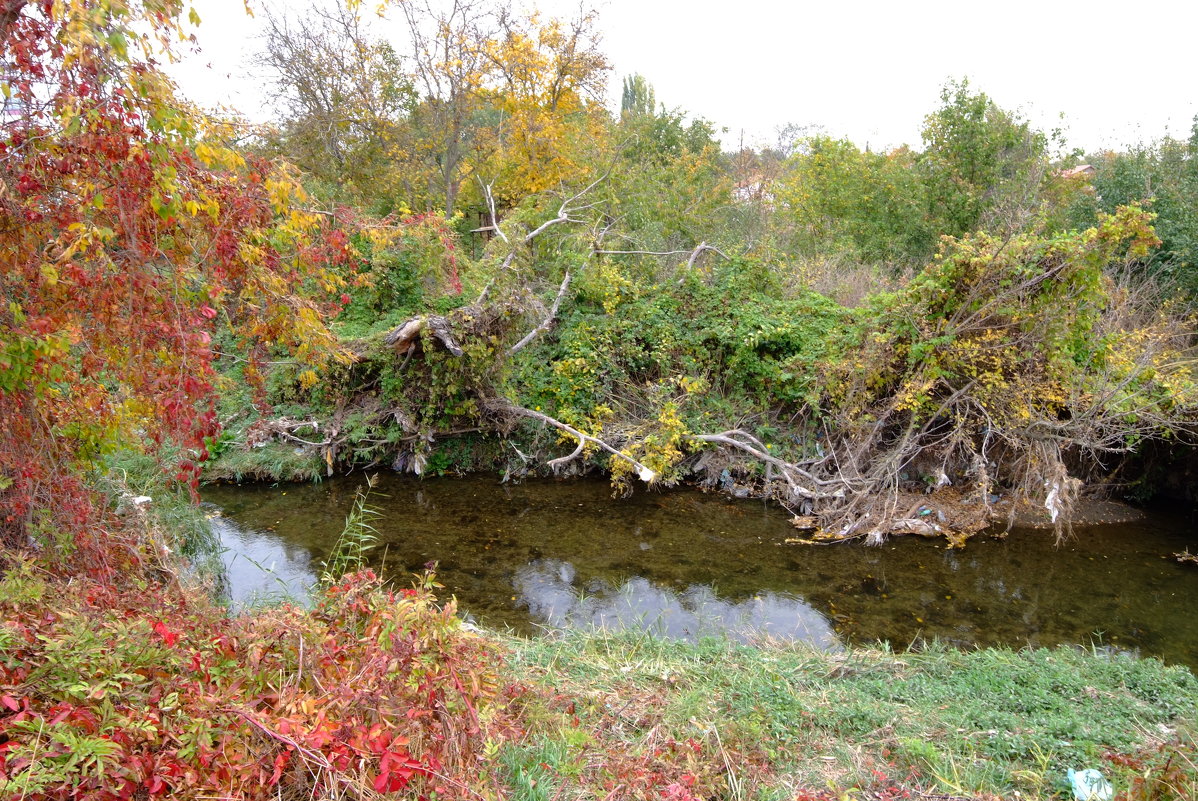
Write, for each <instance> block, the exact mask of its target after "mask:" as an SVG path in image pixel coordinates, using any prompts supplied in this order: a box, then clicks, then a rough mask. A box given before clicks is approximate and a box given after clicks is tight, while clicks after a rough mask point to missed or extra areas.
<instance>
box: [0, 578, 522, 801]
mask: <svg viewBox="0 0 1198 801" xmlns="http://www.w3.org/2000/svg"><path fill="white" fill-rule="evenodd" d="M8 569H9V571H10V572H9V577H8V580H7V583H6V585H5V586H6V589H7V590H8V591H9V593H10V594H9V595H8V596H7V597H5V598H3V599H0V609H2V610H3V614H4V617H5V618H6V619H7V621H8V622H7V624H6V625H5V626H4V627H3V629H2V630H0V637H2V638H3V649H2V650H3V654H4V657H3V661H2V662H0V796H3V797H6V798H7V797H10V796H12V795H14V794H19V795H22V796H23V797H25V798H29V799H39V798H62V797H67V796H69V797H71V798H79V799H91V800H93V801H109V800H110V799H111V800H113V801H115V800H116V799H129V798H147V797H148V798H204V797H209V798H211V797H214V796H216V797H222V798H229V797H233V798H242V799H254V798H276V797H278V794H279V793H280V792H281V791H284V790H285V791H286V793H287V794H288V796H289V797H291V796H292V795H293V794H295V793H299V794H300V795H302V796H304V797H363V796H365V797H372V796H373V795H374V794H375V793H379V794H383V793H394V792H398V791H404V794H405V796H411V797H415V796H420V797H425V796H428V795H430V794H433V793H435V794H436V797H437V798H460V797H466V796H473V795H477V791H478V789H479V788H481V787H483V786H485V785H486V784H487V781H488V777H489V776H491V771H490V769H489V768H487V766H486V764H485V761H484V760H485V759H486V758H487V757H488V756H489V755H488V754H486V753H484V748H485V746H486V744H487V743H493V744H495V745H497V744H498V743H500V742H502V741H503V740H504V739H507V738H508V737H511V736H515V735H517V734H519V729H518V728H516V726H515V724H514V723H513V720H514V719H513V717H512V715H510V714H509V712H508V711H507V710H508V709H509V707H510V706H511V702H512V701H513V700H514V699H518V698H519V697H521V695H522V694H523V693H524V692H525V690H523V689H522V687H521V686H519V685H516V684H512V683H511V682H510V680H501V679H500V677H499V673H498V667H499V653H498V650H497V649H496V647H495V645H494V644H493V643H490V642H488V641H487V640H485V639H483V638H482V637H479V636H477V635H471V634H469V633H467V632H464V631H463V630H462V628H461V625H462V624H461V620H460V618H458V617H457V616H456V614H455V609H454V606H453V605H452V604H449V605H446V606H444V607H441V606H438V605H437V604H435V603H434V599H433V597H432V594H431V586H432V582H431V578H428V579H426V580H425V581H423V582H421V583H420V584H419V585H418V586H417V587H416V588H415V589H409V590H403V591H398V592H393V591H385V590H382V589H380V586H379V580H378V579H377V578H376V577H375V576H374V575H373V574H372V573H369V572H365V573H359V574H353V575H349V576H346V577H345V578H344V579H342V580H341V581H340V582H338V583H337V584H335V585H333V586H332V587H330V588H329V589H328V590H327V591H326V592H325V593H324V594H323V595H322V596H321V598H320V601H319V603H318V605H317V606H316V608H315V609H314V610H311V611H308V610H304V609H300V608H297V607H283V608H280V609H275V610H271V611H269V612H266V613H262V614H259V615H255V616H242V617H237V618H229V617H227V616H225V614H224V612H223V610H222V609H220V608H219V607H215V606H213V605H212V604H211V603H210V602H208V601H207V600H206V599H205V598H203V597H202V596H199V595H196V594H193V593H188V592H183V591H180V590H179V589H178V587H177V586H172V585H169V584H159V585H150V586H148V587H145V586H143V587H134V586H114V584H112V583H110V582H104V583H99V582H92V581H81V582H74V583H72V584H71V585H70V587H69V588H64V587H63V585H61V584H54V585H51V584H50V583H48V582H45V581H43V580H42V578H40V577H39V576H38V575H37V573H36V571H34V570H33V569H31V567H30V565H29V564H24V565H11V564H10V565H8ZM51 587H53V589H51ZM14 590H15V592H14ZM50 592H53V593H54V594H55V596H56V597H55V598H54V599H50V598H49V597H48V596H47V594H48V593H50ZM44 596H46V597H44ZM151 610H157V611H156V612H153V611H151ZM513 708H514V707H513ZM468 788H470V789H468Z"/></svg>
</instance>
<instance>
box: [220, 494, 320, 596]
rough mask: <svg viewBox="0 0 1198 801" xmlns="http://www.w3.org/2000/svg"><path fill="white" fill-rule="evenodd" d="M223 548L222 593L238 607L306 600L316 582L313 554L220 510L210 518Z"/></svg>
mask: <svg viewBox="0 0 1198 801" xmlns="http://www.w3.org/2000/svg"><path fill="white" fill-rule="evenodd" d="M209 522H210V523H211V525H212V530H213V532H214V533H215V534H216V535H217V537H219V538H220V542H221V545H222V546H223V547H224V550H223V551H222V552H221V561H222V562H223V563H224V567H225V571H224V575H222V576H221V586H220V588H219V592H220V594H221V595H222V596H223V597H224V599H225V600H226V601H227V602H229V603H230V604H231V605H232V606H233V608H235V609H243V608H245V607H248V606H254V605H255V604H264V603H277V602H279V601H284V600H286V601H293V602H296V603H305V602H306V601H307V599H308V596H309V594H310V592H311V590H312V587H313V585H315V583H316V569H315V567H314V566H313V564H312V558H311V554H310V553H309V552H308V551H307V550H306V549H304V548H300V547H295V546H289V545H288V543H287V542H286V541H285V540H283V539H282V538H281V537H279V536H277V535H271V534H270V533H268V532H263V531H255V530H253V529H243V528H241V527H240V526H238V525H237V524H235V523H233V522H232V521H231V520H228V519H226V518H224V517H222V516H221V515H220V514H216V515H213V516H211V517H210V518H209Z"/></svg>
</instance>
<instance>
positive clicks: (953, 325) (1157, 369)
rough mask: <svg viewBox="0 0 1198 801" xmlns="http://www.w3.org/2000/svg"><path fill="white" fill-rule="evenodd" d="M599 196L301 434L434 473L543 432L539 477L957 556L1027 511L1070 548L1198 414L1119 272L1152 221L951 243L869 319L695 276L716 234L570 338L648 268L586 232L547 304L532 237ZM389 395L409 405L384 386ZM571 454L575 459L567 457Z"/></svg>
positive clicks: (1191, 390)
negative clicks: (602, 286)
mask: <svg viewBox="0 0 1198 801" xmlns="http://www.w3.org/2000/svg"><path fill="white" fill-rule="evenodd" d="M593 187H594V184H592V185H590V186H589V187H588V189H587V190H584V192H583V193H579V194H577V195H574V196H572V197H571V198H569V199H568V200H566V201H564V202H563V203H561V204H560V207H559V208H558V210H557V212H556V214H555V215H554V216H552V217H550V218H549V219H548V220H547V221H545V222H542V223H541V224H539V225H537V226H535V227H532V228H531V229H530V230H529V232H528V233H527V234H525V235H523V236H516V235H513V234H511V232H510V231H509V232H508V234H505V235H504V236H503V237H502V238H499V239H498V240H497V241H498V242H500V243H502V246H503V247H506V248H507V251H506V253H503V254H502V255H497V256H495V257H494V258H495V259H496V261H497V263H498V264H499V270H498V272H497V273H496V274H495V275H494V276H493V277H492V279H491V281H490V282H488V284H487V286H486V287H485V288H484V290H483V291H482V293H481V294H480V295H479V297H478V299H477V300H476V301H475V302H474V303H471V304H468V305H466V306H463V307H461V308H459V309H457V310H454V311H452V312H450V313H448V314H446V315H443V316H442V315H418V316H416V317H413V318H411V319H409V320H407V321H405V322H404V323H402V324H400V325H399V326H397V327H395V328H393V329H391V330H390V331H389V332H387V333H386V334H385V335H383V336H382V337H381V338H380V340H379V342H381V345H382V346H381V347H378V346H371V345H369V344H368V345H366V346H360V347H357V348H355V350H357V351H359V352H360V353H362V358H361V360H360V363H359V365H358V366H357V369H358V371H359V372H358V374H357V376H356V378H353V379H350V380H349V381H348V384H349V387H348V390H347V392H346V393H345V395H344V397H345V400H346V404H343V406H342V407H340V410H339V411H335V412H334V415H333V417H334V418H335V417H337V415H341V416H342V417H344V410H345V409H346V408H349V407H350V406H351V405H352V404H354V403H358V404H361V402H362V398H363V396H370V397H371V398H373V399H372V400H371V402H370V412H369V415H367V416H366V417H365V418H362V419H360V420H358V424H357V425H352V426H350V425H333V426H327V425H326V426H325V427H324V428H323V429H322V430H324V431H326V432H341V433H339V434H338V433H333V434H330V436H328V437H326V438H325V439H324V440H315V439H314V440H311V441H309V442H308V443H307V445H308V446H310V447H313V448H320V449H324V450H323V453H324V455H325V458H324V461H325V462H327V464H328V465H329V466H330V469H331V466H332V465H333V463H334V460H335V459H336V460H340V461H347V462H354V461H360V455H361V450H362V449H361V447H360V446H361V444H362V442H363V439H362V437H361V436H360V432H361V431H362V430H364V429H365V430H369V431H374V432H376V433H375V435H374V437H373V441H371V442H370V443H369V446H370V447H368V448H366V450H367V451H368V452H369V453H370V454H371V457H370V458H371V460H372V461H374V462H377V461H379V460H380V459H381V458H390V459H391V460H392V462H393V464H394V465H395V466H397V467H401V468H404V469H409V470H414V471H416V472H421V471H422V470H423V469H424V468H425V465H426V464H427V462H428V455H429V454H430V453H431V452H432V450H433V448H434V447H435V444H436V443H437V442H438V441H439V440H441V439H443V438H445V437H448V436H455V435H457V433H460V432H471V433H476V432H482V433H489V434H494V435H496V436H498V437H500V438H501V439H503V440H506V441H512V442H515V441H516V440H517V439H518V438H519V437H520V436H522V435H521V434H520V432H521V431H524V432H526V433H525V435H523V436H526V437H527V438H531V439H532V440H534V441H535V440H536V439H537V438H536V437H535V434H532V433H528V432H529V430H530V429H529V427H530V426H531V429H532V431H535V430H536V429H546V428H547V429H551V430H554V431H556V432H558V434H559V436H560V437H561V440H556V441H550V442H544V441H540V442H539V444H537V445H536V447H534V448H533V451H534V452H533V453H532V455H531V456H530V455H528V454H526V453H525V452H524V451H523V450H521V449H520V448H519V447H515V451H516V453H517V454H518V455H519V456H520V459H521V462H522V465H523V467H524V468H525V469H526V468H527V467H528V463H532V462H537V461H539V462H540V463H541V464H543V466H544V468H545V469H547V470H549V471H552V472H555V473H559V472H568V471H569V472H574V471H577V470H578V469H580V467H581V468H582V469H586V467H587V466H599V467H603V468H605V469H606V470H608V471H609V472H610V473H611V475H612V478H613V481H615V482H616V484H617V485H618V486H621V487H623V488H624V489H630V488H631V486H632V483H631V482H633V481H634V480H639V481H641V482H644V483H648V484H659V483H661V484H670V483H674V482H679V481H686V482H693V483H698V484H700V485H703V486H708V487H711V488H715V489H722V490H726V491H730V492H733V493H734V494H742V495H743V494H751V495H755V496H761V497H767V498H771V499H773V500H776V501H777V502H779V503H780V504H782V505H783V506H785V507H786V508H787V509H790V510H791V511H792V512H793V513H794V514H795V516H796V525H797V526H798V527H800V528H802V529H804V530H806V531H807V532H808V535H807V538H808V539H810V540H812V541H836V540H847V539H863V540H865V541H866V542H869V543H879V542H882V541H883V540H884V539H885V537H886V536H888V535H891V534H916V535H922V536H943V537H946V538H947V539H948V540H949V541H950V542H952V543H954V544H959V543H961V542H963V541H964V538H965V537H967V536H968V535H969V534H972V533H974V532H975V531H977V530H980V529H981V528H983V527H985V526H987V525H989V524H990V523H991V522H993V521H995V520H998V519H1003V518H1005V519H1007V520H1008V521H1009V520H1011V519H1012V516H1013V515H1014V514H1015V512H1016V511H1017V510H1027V509H1029V508H1033V507H1037V508H1040V509H1042V510H1043V515H1044V516H1045V517H1046V519H1047V520H1049V521H1050V522H1051V523H1052V524H1054V525H1055V526H1056V528H1057V531H1058V534H1059V535H1061V534H1064V532H1065V531H1067V529H1068V525H1069V520H1070V514H1071V511H1072V509H1073V507H1074V504H1075V502H1076V500H1077V498H1078V496H1079V493H1080V492H1081V490H1082V488H1083V485H1084V483H1085V482H1086V481H1091V482H1098V483H1100V482H1101V480H1102V478H1103V476H1104V474H1105V472H1106V471H1107V470H1108V468H1109V466H1110V465H1111V464H1113V462H1114V461H1116V460H1118V459H1120V458H1121V457H1122V456H1124V455H1126V454H1128V453H1131V452H1132V451H1134V450H1135V449H1136V448H1137V447H1138V445H1139V444H1140V443H1142V442H1144V441H1145V440H1146V439H1150V438H1154V437H1167V436H1171V435H1174V434H1176V433H1178V432H1181V431H1184V430H1186V429H1188V428H1192V426H1193V424H1194V421H1195V419H1196V418H1195V409H1196V408H1198V390H1196V388H1195V382H1194V380H1193V375H1192V364H1193V359H1192V353H1193V351H1192V349H1191V346H1190V339H1189V337H1190V330H1191V328H1190V326H1189V323H1188V322H1187V321H1186V320H1185V319H1184V318H1183V317H1181V316H1179V315H1178V314H1175V313H1172V312H1171V311H1170V309H1169V307H1168V305H1167V304H1165V305H1163V306H1162V305H1161V304H1160V303H1159V302H1156V301H1153V302H1147V299H1146V298H1145V297H1143V296H1142V295H1141V294H1137V291H1136V290H1135V287H1134V286H1133V285H1132V284H1129V283H1127V282H1125V281H1124V282H1120V281H1118V280H1116V279H1115V278H1112V277H1111V275H1110V268H1111V266H1112V265H1118V264H1121V263H1124V262H1126V261H1127V260H1128V259H1135V258H1138V257H1139V256H1141V255H1142V254H1143V253H1144V252H1145V251H1146V250H1147V249H1148V248H1150V247H1151V246H1152V244H1153V241H1154V240H1153V235H1152V230H1151V227H1150V225H1149V221H1150V218H1149V217H1148V215H1146V214H1145V213H1143V212H1141V211H1139V210H1138V209H1126V210H1123V211H1121V213H1120V214H1119V215H1116V216H1114V217H1111V218H1108V219H1106V220H1104V222H1103V224H1102V226H1101V227H1099V228H1097V229H1092V230H1090V231H1087V232H1084V233H1081V234H1078V235H1074V236H1071V237H1067V238H1060V239H1056V240H1051V241H1049V240H1044V239H1040V238H1038V237H1035V236H1031V235H1024V236H1019V237H1012V238H1008V239H1005V240H999V239H995V238H991V237H988V236H986V235H984V234H983V235H977V236H974V237H971V238H968V239H965V240H961V241H950V242H949V243H948V244H947V245H946V248H945V251H944V252H943V253H942V254H941V256H940V257H939V258H938V259H937V260H936V261H935V262H934V263H933V264H932V265H930V266H929V267H927V268H926V269H925V270H924V271H923V272H922V273H921V274H920V275H919V276H917V277H916V278H915V279H914V280H913V281H912V282H911V283H910V285H909V286H907V287H906V288H905V289H903V290H902V291H900V292H898V293H893V294H889V295H886V296H879V297H875V298H874V299H873V300H872V302H871V303H870V304H869V305H867V306H865V307H863V308H861V309H858V310H855V311H853V312H850V311H849V310H846V309H843V308H841V307H837V306H835V304H831V302H830V301H827V299H824V298H821V297H818V296H812V295H806V296H802V297H800V298H796V299H792V300H787V299H770V298H769V297H767V296H763V295H760V294H752V287H753V286H754V282H755V281H758V280H759V279H758V278H756V277H754V276H752V275H750V274H749V273H750V267H749V266H746V265H744V264H742V263H738V262H736V260H729V261H728V262H727V266H726V268H725V273H724V274H722V275H714V274H704V275H700V274H698V272H697V271H695V270H694V265H695V262H696V259H697V258H698V257H699V256H700V255H702V253H704V252H707V251H709V250H713V249H712V248H711V247H710V246H708V245H706V244H705V243H701V244H700V245H699V246H697V247H696V248H695V249H694V250H693V251H690V252H687V253H683V254H678V253H672V254H670V255H672V256H674V257H678V258H679V262H678V269H679V276H678V278H677V279H671V280H668V281H663V282H659V284H658V285H657V287H656V289H654V290H653V292H654V294H652V295H649V294H647V292H648V291H646V294H645V295H644V296H643V297H641V298H640V299H639V300H638V301H637V303H639V304H640V305H639V306H638V305H636V303H632V302H628V303H625V304H624V305H623V306H618V307H616V308H615V309H614V310H609V309H608V308H607V307H606V306H605V307H604V310H603V313H602V314H599V313H597V312H596V313H592V314H590V316H581V317H580V316H579V315H580V314H581V312H580V311H579V310H578V309H577V308H575V309H574V310H572V312H571V313H572V314H573V315H574V316H573V317H571V318H570V320H569V321H568V323H563V319H562V315H563V313H564V311H563V310H564V309H566V308H567V307H568V306H569V305H570V304H568V303H567V301H573V305H574V306H576V307H577V306H578V305H579V304H582V303H585V302H586V296H585V290H583V291H579V290H578V289H577V286H578V285H577V284H576V282H575V281H574V278H575V277H576V276H582V277H583V278H584V279H586V278H587V277H588V275H589V274H588V271H590V270H595V269H601V268H603V267H604V266H605V262H604V260H605V259H611V258H613V257H615V258H620V257H625V258H633V257H636V258H642V257H644V256H645V255H646V254H645V253H644V252H641V251H627V252H617V251H613V250H610V249H607V248H604V247H602V242H601V241H595V240H591V241H590V242H588V243H587V245H588V250H587V251H585V253H586V254H587V255H586V257H585V259H584V260H583V262H582V264H581V265H580V266H576V267H575V268H574V269H565V270H563V273H562V275H561V278H560V281H558V282H557V285H556V289H555V290H554V291H553V295H552V297H551V299H550V300H549V301H548V302H544V301H541V300H540V299H539V298H537V297H536V295H535V294H534V293H531V292H529V289H528V283H527V279H524V278H520V277H519V276H518V275H517V273H518V272H519V268H520V265H522V264H526V265H532V266H534V267H535V260H536V255H535V250H534V249H533V247H531V246H532V245H534V244H535V241H536V240H537V238H538V237H541V236H543V235H544V234H545V233H546V232H547V231H550V230H554V229H555V228H556V227H557V226H558V224H560V223H567V222H574V221H576V220H577V218H576V217H575V216H573V215H574V214H575V213H576V209H577V208H578V207H579V206H582V205H584V204H582V203H581V198H582V196H583V194H584V193H585V191H588V190H589V189H592V188H593ZM593 230H594V229H593ZM570 235H571V234H569V233H567V234H566V236H570ZM513 243H514V244H513ZM683 255H685V256H687V258H686V259H685V260H682V259H681V256H683ZM737 270H739V271H740V273H737V272H736V271H737ZM532 272H535V271H532ZM746 276H747V277H746ZM738 282H739V283H738ZM551 286H552V284H551ZM746 287H747V288H746ZM737 292H741V293H742V294H743V298H742V299H741V300H740V301H739V303H737V302H736V301H735V296H736V293H737ZM704 304H706V305H704ZM687 314H691V315H693V317H690V318H688V317H687ZM716 318H718V319H716ZM524 320H528V321H529V322H528V323H526V326H527V327H524V328H521V327H520V323H521V321H524ZM812 321H815V322H812ZM560 325H566V328H565V329H557V327H558V326H560ZM603 326H606V328H603ZM654 326H655V327H654ZM802 326H808V328H803V327H802ZM555 329H557V334H556V335H554V333H553V332H554V331H555ZM692 329H693V330H692ZM596 331H599V332H600V334H602V336H600V335H598V334H596V333H595V332H596ZM688 334H689V335H690V338H687V336H688ZM579 341H583V342H584V345H585V347H586V348H589V349H590V350H585V349H580V348H582V347H583V346H581V345H578V342H579ZM509 343H510V344H509ZM571 353H584V354H588V356H589V357H583V356H572V355H571ZM527 354H533V355H531V356H528V355H527ZM417 355H419V357H420V358H416V359H414V357H415V356H417ZM409 362H411V363H412V365H411V366H410V365H409ZM646 362H650V363H651V369H650V368H646V367H645V366H644V365H645V363H646ZM696 370H699V371H701V372H703V373H705V374H706V375H707V376H709V377H710V379H708V378H695V377H693V374H694V372H695V371H696ZM721 371H722V372H721ZM397 373H403V376H402V380H397V379H395V378H394V375H395V374H397ZM742 374H743V375H742ZM388 376H390V377H389V378H388ZM734 379H735V380H736V381H739V382H740V385H737V386H734V385H733V382H734ZM388 382H391V383H392V384H393V385H394V386H396V387H397V388H398V390H397V392H396V393H395V394H393V395H391V396H388V397H381V396H380V395H379V393H378V392H377V391H376V390H374V389H371V387H373V386H376V385H378V384H380V383H384V384H385V383H388ZM786 382H789V383H786ZM713 383H719V384H720V385H721V386H720V389H719V390H718V391H714V390H712V389H711V385H712V384H713ZM762 384H764V388H762V386H761V385H762ZM363 388H365V390H363ZM752 392H756V393H757V395H756V400H754V401H753V403H755V404H756V411H755V412H751V411H746V410H750V409H752V408H753V407H752V406H750V405H748V402H747V401H746V400H745V398H751V397H753V396H751V395H749V393H752ZM371 393H373V394H371ZM537 399H542V400H543V401H544V402H543V403H536V402H535V401H536V400H537ZM733 400H734V401H736V402H737V403H739V404H740V407H741V411H740V412H739V413H736V416H725V417H724V419H723V420H722V421H721V420H720V418H719V416H717V411H718V410H719V409H720V405H719V404H717V401H720V402H721V403H722V406H723V409H724V411H722V412H720V413H721V414H725V415H727V414H728V412H727V407H728V406H729V405H730V402H731V401H733ZM546 404H549V405H546ZM542 407H544V410H543V409H542ZM712 422H716V423H719V422H723V423H724V425H723V426H720V427H715V426H712V425H711V423H712ZM274 430H275V431H276V433H275V436H277V437H278V438H279V439H280V440H283V441H286V442H289V443H293V444H294V443H296V442H297V441H298V440H299V439H300V437H299V435H298V434H297V433H296V430H295V429H294V428H289V427H288V426H286V425H281V424H280V425H276V426H275V429H274ZM352 432H359V435H358V438H357V439H355V438H354V436H355V435H354V434H353V433H352ZM561 441H564V442H566V443H573V446H574V447H573V450H572V451H569V452H567V453H565V454H561V453H558V454H556V455H555V454H554V453H553V451H554V450H555V449H556V448H557V447H558V443H559V442H561ZM388 449H390V450H388ZM999 498H1001V501H999Z"/></svg>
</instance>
